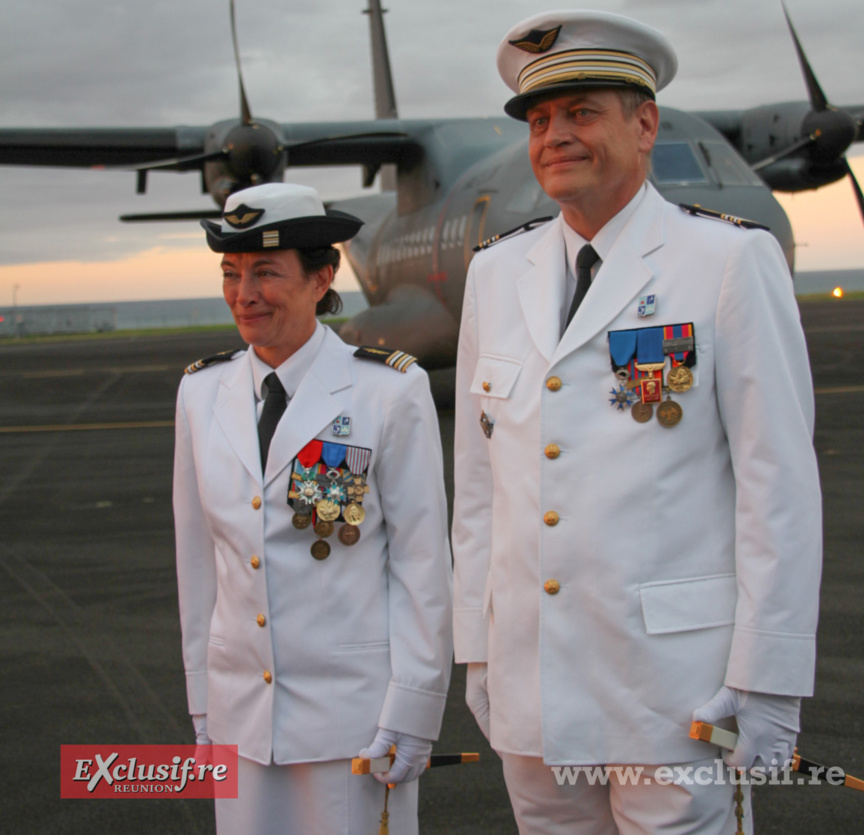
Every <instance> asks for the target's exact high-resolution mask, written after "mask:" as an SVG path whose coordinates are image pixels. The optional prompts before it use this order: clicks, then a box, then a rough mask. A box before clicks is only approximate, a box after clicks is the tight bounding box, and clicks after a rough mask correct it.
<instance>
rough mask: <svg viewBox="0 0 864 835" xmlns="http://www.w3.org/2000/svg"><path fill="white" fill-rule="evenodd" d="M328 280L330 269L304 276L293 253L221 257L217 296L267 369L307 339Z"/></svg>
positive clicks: (246, 254) (292, 251) (278, 362)
mask: <svg viewBox="0 0 864 835" xmlns="http://www.w3.org/2000/svg"><path fill="white" fill-rule="evenodd" d="M332 280H333V268H332V267H329V266H328V267H323V268H322V269H320V270H317V271H316V272H313V273H309V274H306V273H304V272H303V267H302V265H301V263H300V258H299V256H298V255H297V251H296V250H294V249H278V250H274V251H272V252H228V253H225V255H224V256H223V257H222V293H223V294H224V296H225V301H226V302H227V303H228V307H230V308H231V314H232V315H233V316H234V321H235V322H236V323H237V328H238V329H239V331H240V336H242V337H243V340H244V341H245V342H247V343H248V344H250V345H252V346H253V347H254V349H255V353H256V354H258V356H259V357H261V359H262V360H264V362H266V363H267V364H268V365H270V366H271V367H272V368H276V367H277V366H278V365H281V364H282V363H283V362H284V361H285V360H286V359H288V357H290V356H291V355H292V354H293V353H294V352H295V351H296V350H298V349H299V348H301V347H302V346H303V345H304V344H305V343H306V341H307V340H308V339H309V337H310V336H312V332H313V331H314V330H315V306H316V305H317V304H318V302H319V301H320V300H321V299H322V298H323V297H324V294H325V293H326V292H327V289H328V288H329V287H330V282H331V281H332Z"/></svg>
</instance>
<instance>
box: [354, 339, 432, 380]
mask: <svg viewBox="0 0 864 835" xmlns="http://www.w3.org/2000/svg"><path fill="white" fill-rule="evenodd" d="M354 356H355V357H358V358H359V359H361V360H376V361H377V362H383V363H384V364H385V365H389V366H390V367H391V368H395V369H396V370H397V371H401V372H402V373H403V374H404V373H405V372H406V371H407V370H408V369H409V368H410V366H412V365H413V364H414V363H415V362H417V357H412V356H411V354H406V353H405V352H404V351H394V350H393V349H392V348H374V347H372V346H371V345H363V346H362V347H360V348H358V349H357V350H356V351H355V352H354Z"/></svg>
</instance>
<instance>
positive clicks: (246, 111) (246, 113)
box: [231, 0, 252, 125]
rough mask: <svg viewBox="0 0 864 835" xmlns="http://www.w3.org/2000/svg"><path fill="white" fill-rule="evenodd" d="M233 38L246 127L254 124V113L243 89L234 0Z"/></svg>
mask: <svg viewBox="0 0 864 835" xmlns="http://www.w3.org/2000/svg"><path fill="white" fill-rule="evenodd" d="M231 38H232V40H233V41H234V61H235V62H236V64H237V80H238V81H239V82H240V118H241V119H242V120H243V124H244V125H251V124H252V111H251V110H250V109H249V102H248V101H247V99H246V90H245V88H244V87H243V73H242V71H241V69H240V50H239V49H238V47H237V22H236V19H235V16H234V0H231Z"/></svg>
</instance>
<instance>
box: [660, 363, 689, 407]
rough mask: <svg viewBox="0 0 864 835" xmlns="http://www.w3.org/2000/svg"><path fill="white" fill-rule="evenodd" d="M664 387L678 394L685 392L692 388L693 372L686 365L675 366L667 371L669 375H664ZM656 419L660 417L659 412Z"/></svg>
mask: <svg viewBox="0 0 864 835" xmlns="http://www.w3.org/2000/svg"><path fill="white" fill-rule="evenodd" d="M666 385H667V386H669V388H670V389H672V391H674V392H678V393H679V394H680V393H681V392H683V391H687V390H688V389H690V388H692V386H693V372H692V371H691V370H690V369H689V368H687V366H686V365H676V366H675V367H674V368H670V369H669V373H668V374H667V375H666ZM657 417H658V418H659V417H660V413H659V412H658V413H657Z"/></svg>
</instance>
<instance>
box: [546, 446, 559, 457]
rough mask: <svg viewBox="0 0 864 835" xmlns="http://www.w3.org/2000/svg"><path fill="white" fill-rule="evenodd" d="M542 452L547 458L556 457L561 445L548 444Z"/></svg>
mask: <svg viewBox="0 0 864 835" xmlns="http://www.w3.org/2000/svg"><path fill="white" fill-rule="evenodd" d="M544 452H545V453H546V457H547V458H557V457H558V456H559V455H560V454H561V447H559V446H558V444H549V445H548V446H547V447H546V449H545V450H544Z"/></svg>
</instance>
